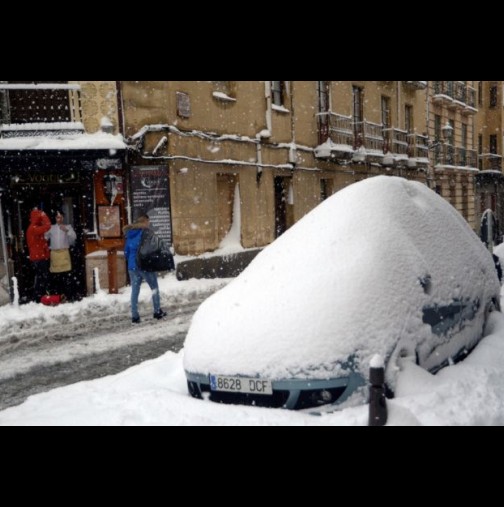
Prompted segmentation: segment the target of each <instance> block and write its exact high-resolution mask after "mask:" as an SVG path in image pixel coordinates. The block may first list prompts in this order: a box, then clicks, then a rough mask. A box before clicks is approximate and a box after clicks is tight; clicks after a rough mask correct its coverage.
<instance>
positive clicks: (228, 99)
mask: <svg viewBox="0 0 504 507" xmlns="http://www.w3.org/2000/svg"><path fill="white" fill-rule="evenodd" d="M212 96H213V98H214V99H217V100H222V101H223V102H236V99H235V98H234V97H230V96H229V95H227V94H225V93H223V92H212Z"/></svg>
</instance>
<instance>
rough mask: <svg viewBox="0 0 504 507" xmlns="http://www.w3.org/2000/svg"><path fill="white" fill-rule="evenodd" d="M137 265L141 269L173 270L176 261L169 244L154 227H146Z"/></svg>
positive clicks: (151, 270)
mask: <svg viewBox="0 0 504 507" xmlns="http://www.w3.org/2000/svg"><path fill="white" fill-rule="evenodd" d="M136 260H137V266H138V269H140V270H141V271H149V272H153V271H173V270H174V269H175V261H174V260H173V255H172V253H171V252H170V249H169V248H168V245H167V244H166V243H165V242H164V241H163V240H162V239H161V238H159V237H158V236H157V235H156V233H155V232H154V231H153V230H152V229H144V230H143V231H142V238H141V240H140V248H139V249H138V253H137V259H136Z"/></svg>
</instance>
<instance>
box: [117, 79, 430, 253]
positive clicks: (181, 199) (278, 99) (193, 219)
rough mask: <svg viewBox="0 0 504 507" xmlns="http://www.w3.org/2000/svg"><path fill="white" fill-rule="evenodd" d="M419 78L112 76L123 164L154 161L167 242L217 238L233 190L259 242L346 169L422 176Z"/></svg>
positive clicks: (203, 248)
mask: <svg viewBox="0 0 504 507" xmlns="http://www.w3.org/2000/svg"><path fill="white" fill-rule="evenodd" d="M426 87H427V83H426V82H423V81H381V82H380V81H375V82H372V81H360V82H359V81H356V82H351V81H337V82H329V81H266V82H265V81H256V82H251V81H247V82H239V81H237V82H230V81H201V82H187V81H186V82H183V81H170V82H145V81H144V82H138V81H134V82H133V81H131V82H128V81H123V82H121V95H122V98H123V108H122V110H123V113H124V125H125V136H126V138H127V140H128V144H129V146H130V150H129V152H128V164H129V166H130V168H132V167H133V168H135V170H138V171H141V169H142V168H145V171H148V170H149V168H150V170H152V168H153V167H161V168H163V170H165V171H166V174H167V177H168V180H169V195H170V200H169V206H170V211H171V227H172V229H171V238H172V241H173V244H174V247H175V250H176V252H177V253H179V254H183V255H198V254H201V253H204V252H209V251H213V250H215V249H217V248H218V247H219V244H220V242H221V241H222V240H223V238H224V237H225V236H226V234H227V233H228V231H229V229H230V226H231V222H232V218H233V208H234V204H235V199H236V198H237V197H236V196H237V195H239V202H240V206H241V213H240V216H241V244H242V246H243V247H244V248H252V247H261V246H265V245H267V244H269V243H271V242H272V241H273V240H274V239H275V238H276V237H278V236H279V235H280V234H282V233H283V232H284V231H285V230H286V229H287V228H288V227H290V226H291V225H292V224H293V223H295V222H296V221H298V220H299V219H300V218H302V217H303V216H304V215H305V214H306V213H308V212H309V211H310V210H311V209H313V208H314V207H315V206H317V205H318V204H319V203H320V202H321V201H322V200H324V199H325V198H327V197H328V196H330V195H331V194H333V193H334V192H336V191H338V190H340V189H341V188H344V187H345V186H347V185H349V184H351V183H353V182H355V181H359V180H361V179H363V178H367V177H369V176H372V175H376V174H396V175H400V176H404V177H407V178H412V179H416V180H418V181H422V182H424V183H427V181H428V174H429V173H428V169H429V160H428V156H429V154H428V147H427V141H428V138H427V122H426V112H427V108H426V91H425V89H426ZM145 174H148V173H147V172H145ZM237 185H238V189H239V192H238V193H236V191H235V190H236V188H237ZM140 207H141V206H136V205H135V202H133V208H138V209H139V208H140Z"/></svg>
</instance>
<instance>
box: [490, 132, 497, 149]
mask: <svg viewBox="0 0 504 507" xmlns="http://www.w3.org/2000/svg"><path fill="white" fill-rule="evenodd" d="M490 153H494V154H496V153H497V135H496V134H491V135H490Z"/></svg>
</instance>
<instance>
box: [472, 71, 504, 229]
mask: <svg viewBox="0 0 504 507" xmlns="http://www.w3.org/2000/svg"><path fill="white" fill-rule="evenodd" d="M475 83H477V85H476V87H477V97H478V102H477V105H478V114H477V116H476V133H477V149H478V169H479V172H478V173H477V174H476V199H475V206H476V214H477V217H478V222H477V223H479V219H480V217H481V214H482V213H483V212H484V211H485V210H486V209H491V210H492V211H493V212H494V213H495V215H496V217H497V220H498V225H499V227H498V235H499V239H500V238H501V237H502V234H503V232H504V207H503V202H504V201H503V199H504V174H503V173H502V153H503V148H504V147H503V134H504V115H503V111H504V102H503V85H504V83H503V81H475Z"/></svg>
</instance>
